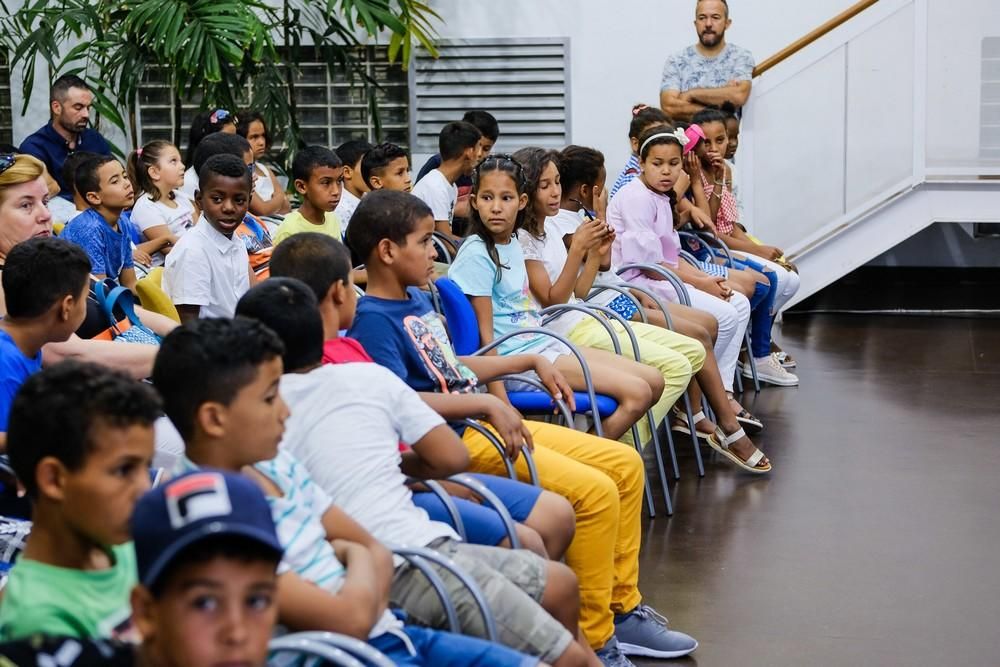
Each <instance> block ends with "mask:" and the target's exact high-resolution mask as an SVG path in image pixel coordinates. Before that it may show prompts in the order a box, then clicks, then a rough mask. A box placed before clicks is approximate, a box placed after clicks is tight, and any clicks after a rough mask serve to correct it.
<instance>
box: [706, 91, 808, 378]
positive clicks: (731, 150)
mask: <svg viewBox="0 0 1000 667" xmlns="http://www.w3.org/2000/svg"><path fill="white" fill-rule="evenodd" d="M723 114H724V115H725V117H726V135H727V137H728V138H729V143H728V145H727V147H726V166H727V167H728V168H729V173H730V183H732V189H733V198H734V199H735V200H736V209H737V211H738V212H739V217H740V220H741V222H739V223H737V224H736V226H735V229H734V230H733V236H735V237H737V238H738V237H740V236H741V234H742V235H745V236H746V238H747V240H749V241H751V242H752V243H755V244H757V245H758V246H761V248H758V249H757V252H754V251H753V250H754V249H751V250H750V254H751V255H754V256H756V257H760V260H761V262H762V263H763V264H764V265H765V266H766V267H768V268H770V269H772V270H773V271H774V273H775V275H776V277H777V279H778V286H777V294H776V295H775V297H774V306H773V307H772V309H773V310H772V313H773V314H775V315H777V314H778V313H780V312H781V308H782V307H783V306H784V305H785V304H786V303H788V301H789V300H791V298H792V297H793V296H795V295H796V294H797V293H798V291H799V286H800V283H801V281H800V280H799V270H798V268H796V266H795V265H794V264H792V263H791V262H789V261H788V259H787V258H786V257H785V255H784V253H782V254H781V256H780V257H778V258H776V259H774V258H773V257H774V254H773V253H771V257H772V258H771V259H769V258H768V257H767V254H768V252H767V250H766V249H765V248H764V246H765V243H764V242H763V241H761V240H760V239H758V238H757V237H756V236H754V235H752V234H750V233H748V232H747V231H746V227H745V225H744V223H743V221H744V220H745V215H744V211H743V201H742V199H741V198H740V190H739V186H738V185H737V180H738V179H737V178H736V164H735V163H734V162H733V158H734V157H736V149H737V148H738V147H739V143H740V119H739V118H738V117H737V116H736V114H735V113H733V112H732V110H731V109H727V108H726V107H725V106H723ZM761 254H763V255H764V256H761ZM771 349H772V350H775V352H776V354H777V357H778V361H779V362H780V363H781V365H782V366H784V367H785V368H789V369H791V368H795V367H796V366H797V365H798V364H796V362H795V360H794V359H792V357H791V356H789V354H788V353H787V352H784V351H783V350H782V349H781V348H780V347H778V345H777V343H775V342H774V341H771Z"/></svg>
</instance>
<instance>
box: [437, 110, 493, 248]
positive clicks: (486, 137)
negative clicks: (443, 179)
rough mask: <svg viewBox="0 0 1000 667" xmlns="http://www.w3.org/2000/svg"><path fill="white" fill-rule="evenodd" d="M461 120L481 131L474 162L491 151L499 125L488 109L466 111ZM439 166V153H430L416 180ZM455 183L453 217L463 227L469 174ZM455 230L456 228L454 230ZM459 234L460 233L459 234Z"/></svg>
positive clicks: (466, 209) (465, 219)
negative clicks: (455, 198) (455, 197)
mask: <svg viewBox="0 0 1000 667" xmlns="http://www.w3.org/2000/svg"><path fill="white" fill-rule="evenodd" d="M462 120H463V121H464V122H466V123H470V124H472V125H475V126H476V129H477V130H479V131H480V132H481V133H482V135H483V136H482V137H480V139H479V145H478V146H477V147H476V164H479V162H480V161H482V159H483V158H484V157H486V156H487V155H489V154H490V153H491V152H492V151H493V146H495V145H496V143H497V140H498V139H499V138H500V125H499V124H498V123H497V119H496V118H495V117H494V116H493V114H491V113H490V112H489V111H483V110H481V109H473V110H472V111H466V112H465V114H464V115H463V116H462ZM440 166H441V154H440V153H436V154H435V155H432V156H431V157H430V158H429V159H428V160H427V162H425V163H424V166H422V167H421V168H420V173H418V174H417V180H418V181H419V180H422V179H423V177H424V176H426V175H427V174H428V173H429V172H430V171H431V170H433V169H437V168H438V167H440ZM455 185H456V186H457V187H458V199H457V200H456V202H455V216H454V217H455V218H457V219H458V223H457V226H458V227H459V228H460V229H465V225H466V224H467V223H468V218H469V195H470V193H471V192H472V178H471V177H470V176H461V177H460V178H459V179H458V180H457V181H455ZM456 232H457V230H456ZM460 235H461V234H460Z"/></svg>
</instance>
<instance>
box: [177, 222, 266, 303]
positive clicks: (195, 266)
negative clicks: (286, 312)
mask: <svg viewBox="0 0 1000 667" xmlns="http://www.w3.org/2000/svg"><path fill="white" fill-rule="evenodd" d="M249 266H250V265H249V255H248V254H247V248H246V246H245V245H244V244H243V241H241V240H240V238H239V236H237V235H236V234H233V237H232V238H229V237H227V236H226V235H225V234H222V233H220V232H218V231H217V230H216V229H215V227H213V226H212V225H211V224H210V223H209V222H208V220H203V221H202V222H201V224H198V225H195V226H194V227H193V228H192V229H191V230H190V231H189V232H188V233H187V234H185V235H184V236H183V237H181V240H180V241H178V243H177V245H176V246H174V249H173V250H171V251H170V254H169V255H167V261H166V264H165V266H164V269H163V290H164V291H165V292H166V293H167V296H169V297H170V300H171V301H173V302H174V303H175V304H177V305H184V306H201V311H200V312H199V314H198V316H199V317H227V318H229V317H233V316H234V315H236V303H237V302H238V301H239V300H240V297H241V296H243V295H244V294H246V292H247V290H249V289H250V273H249Z"/></svg>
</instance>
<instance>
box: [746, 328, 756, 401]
mask: <svg viewBox="0 0 1000 667" xmlns="http://www.w3.org/2000/svg"><path fill="white" fill-rule="evenodd" d="M744 338H745V339H746V342H747V363H748V364H749V365H750V375H752V376H753V389H754V391H755V392H756V393H758V394H759V393H760V378H758V377H757V362H756V361H754V359H753V349H752V348H751V347H750V327H749V326H748V327H747V331H746V334H744Z"/></svg>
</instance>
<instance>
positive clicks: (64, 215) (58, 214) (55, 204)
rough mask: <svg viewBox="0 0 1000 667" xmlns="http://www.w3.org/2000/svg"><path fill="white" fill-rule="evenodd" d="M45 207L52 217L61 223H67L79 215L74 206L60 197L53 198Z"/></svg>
mask: <svg viewBox="0 0 1000 667" xmlns="http://www.w3.org/2000/svg"><path fill="white" fill-rule="evenodd" d="M47 206H48V209H49V213H51V214H52V217H53V218H54V219H56V220H57V221H59V222H62V223H66V222H69V221H70V220H72V219H73V218H75V217H76V216H77V215H79V213H80V211H78V210H76V204H74V203H73V202H71V201H69V200H67V199H63V198H62V197H53V198H52V199H50V200H49V203H48V204H47Z"/></svg>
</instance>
